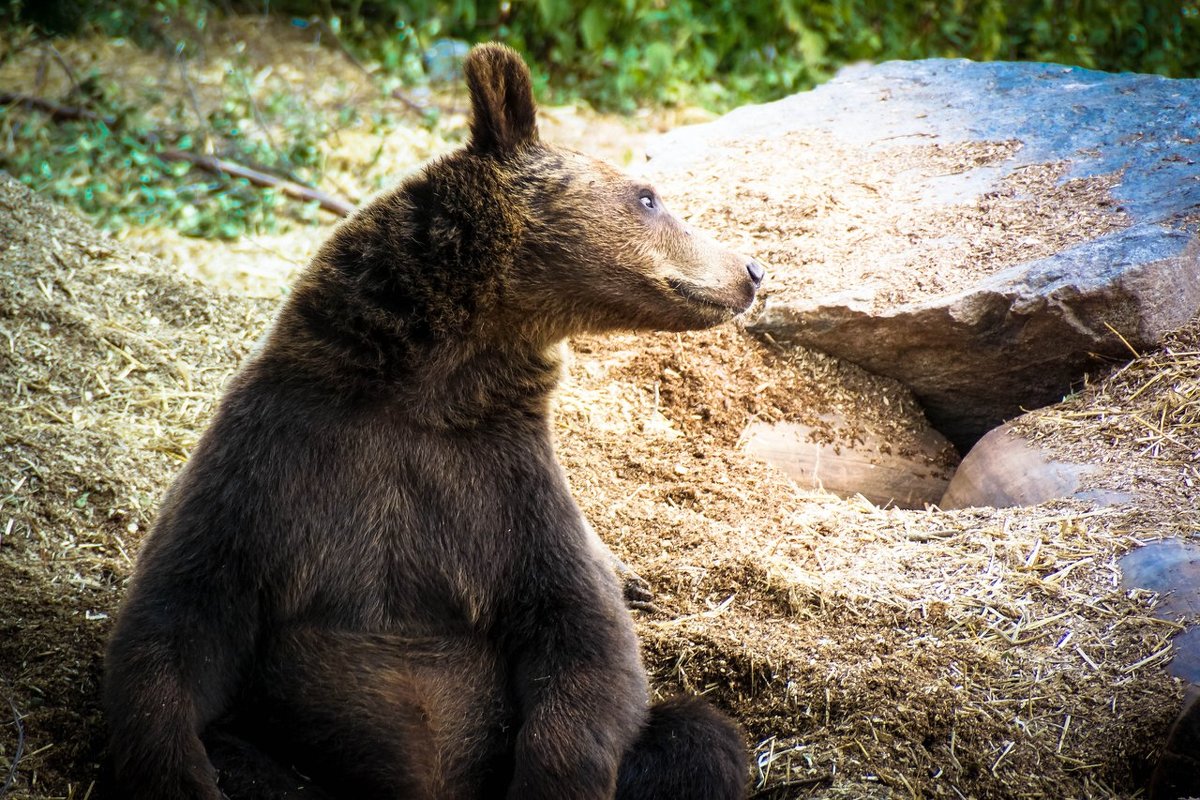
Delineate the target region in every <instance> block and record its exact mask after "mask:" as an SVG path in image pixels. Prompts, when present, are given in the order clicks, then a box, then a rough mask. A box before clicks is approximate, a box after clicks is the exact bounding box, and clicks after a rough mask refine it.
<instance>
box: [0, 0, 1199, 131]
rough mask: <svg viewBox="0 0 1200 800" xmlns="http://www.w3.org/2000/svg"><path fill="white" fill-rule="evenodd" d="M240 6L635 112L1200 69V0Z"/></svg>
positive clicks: (606, 0)
mask: <svg viewBox="0 0 1200 800" xmlns="http://www.w3.org/2000/svg"><path fill="white" fill-rule="evenodd" d="M8 6H9V11H8V15H9V16H10V17H13V16H16V17H20V16H22V15H23V16H25V17H33V18H35V19H38V20H41V21H43V24H45V25H47V26H50V27H55V26H57V27H58V28H70V27H72V26H73V25H77V24H78V22H77V18H78V17H79V16H81V15H84V14H86V15H88V16H87V20H88V21H90V22H93V23H98V24H101V25H103V26H105V27H106V28H107V29H109V30H110V31H112V32H114V33H118V32H123V33H128V32H130V31H136V29H137V28H138V27H139V22H142V21H145V20H146V19H149V18H152V17H158V18H161V17H162V16H164V15H165V16H171V15H175V16H191V17H194V18H203V17H204V16H205V15H208V14H210V13H212V11H213V8H215V7H220V8H230V6H229V4H228V2H227V0H221V2H220V3H219V4H213V3H212V0H155V1H154V2H150V3H133V2H120V0H109V2H108V3H104V2H100V3H95V4H91V5H88V4H85V3H82V2H80V0H8ZM85 6H86V7H87V10H86V11H84V10H83V9H84V7H85ZM232 7H234V8H239V7H240V10H242V11H246V12H249V13H261V12H262V11H263V10H264V9H267V10H271V11H273V12H276V13H283V14H289V15H293V16H296V17H299V18H301V19H305V20H310V19H315V18H322V19H325V20H327V21H328V22H330V23H331V24H332V26H333V27H334V29H335V30H338V31H339V32H340V33H341V34H342V35H343V36H345V37H346V38H347V39H348V40H349V41H351V42H352V43H353V45H354V46H355V47H356V48H358V49H359V50H360V52H362V53H363V54H365V55H367V56H369V57H371V58H373V59H374V60H376V61H378V62H379V63H380V64H381V65H382V66H383V67H384V68H385V70H386V71H388V72H389V73H391V74H393V75H395V76H397V77H400V78H403V79H406V80H419V79H422V78H423V77H425V66H424V64H423V61H422V56H423V55H426V54H427V53H428V51H429V49H430V47H431V46H432V45H433V43H434V42H435V41H436V40H438V39H442V38H452V39H461V40H464V41H467V42H475V41H483V40H489V39H498V40H501V41H506V42H508V43H510V44H512V45H514V46H515V47H517V48H518V49H519V50H521V51H522V52H523V53H525V54H526V55H527V56H528V57H529V59H530V60H531V61H532V62H533V64H534V69H535V72H536V73H537V74H538V77H539V83H540V84H541V87H540V88H545V87H547V86H549V87H552V89H553V92H554V94H555V95H557V96H558V97H559V98H562V97H564V96H570V97H576V96H582V97H584V98H587V99H588V100H590V101H592V102H593V103H594V104H596V105H598V106H600V107H606V108H618V109H624V110H629V109H630V108H632V107H634V106H635V105H637V104H641V103H673V102H679V101H687V102H697V103H701V104H703V105H707V106H710V107H714V108H725V107H729V106H731V105H735V104H738V103H742V102H746V101H748V100H766V99H771V98H774V97H778V96H781V95H784V94H787V93H789V92H793V91H797V90H799V89H802V88H807V87H810V86H812V85H814V84H816V83H818V82H820V81H821V80H823V79H825V78H827V77H829V76H830V75H831V74H832V73H833V72H834V71H835V70H836V69H837V68H838V67H840V66H841V65H843V64H846V63H849V62H854V61H860V60H870V61H882V60H888V59H895V58H927V57H934V56H942V57H958V56H961V57H966V58H972V59H976V60H995V59H1005V60H1033V61H1057V62H1061V63H1065V64H1075V65H1079V66H1084V67H1091V68H1095V69H1104V70H1111V71H1135V72H1156V73H1160V74H1163V75H1170V76H1174V77H1187V76H1196V75H1200V48H1198V47H1195V46H1194V43H1195V42H1196V41H1200V0H827V1H826V2H804V0H739V1H738V2H734V0H274V2H271V0H240V2H239V3H235V4H234V6H232ZM14 9H15V10H14ZM1189 42H1191V43H1193V44H1192V45H1188V43H1189Z"/></svg>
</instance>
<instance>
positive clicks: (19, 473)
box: [0, 181, 1200, 800]
mask: <svg viewBox="0 0 1200 800" xmlns="http://www.w3.org/2000/svg"><path fill="white" fill-rule="evenodd" d="M0 220H2V221H0V225H2V226H3V235H2V236H0V242H3V243H4V244H5V245H6V247H5V249H4V252H3V253H0V329H2V330H0V345H2V347H0V353H3V355H2V356H0V358H2V359H3V364H2V366H3V369H2V370H0V393H3V395H4V397H5V398H6V403H5V404H4V405H3V406H0V434H2V435H3V443H2V447H3V448H4V454H5V458H4V459H3V461H2V462H0V470H2V474H0V482H2V483H0V485H3V486H4V493H3V507H2V509H3V515H2V517H0V533H2V534H3V538H2V539H0V582H2V583H3V586H4V589H3V591H0V631H3V633H4V635H3V636H0V677H2V678H3V681H4V683H3V685H2V688H3V691H4V693H5V695H7V696H8V697H10V698H11V699H12V701H13V703H14V704H15V705H16V707H17V708H18V709H19V710H20V712H21V714H22V715H23V721H22V724H23V727H24V729H25V732H26V735H27V742H26V749H25V755H24V757H23V758H22V759H21V761H20V763H19V764H18V765H17V766H18V769H17V773H18V784H17V786H16V789H15V791H14V792H13V793H12V796H13V797H17V798H36V799H37V800H43V799H44V798H50V797H68V796H69V797H83V796H85V794H87V792H88V791H92V794H91V796H92V797H97V796H100V790H98V789H97V790H94V791H93V790H92V789H93V782H94V781H95V780H96V779H97V775H98V767H97V764H98V762H99V759H100V752H99V749H98V748H99V743H100V742H101V741H102V739H103V727H102V723H101V721H100V719H99V717H98V715H97V712H96V697H95V692H96V683H97V680H98V674H99V663H100V646H101V644H100V643H101V641H102V640H103V637H104V635H105V634H106V633H107V630H108V627H109V624H110V617H111V615H112V613H113V612H114V609H115V608H116V605H117V602H118V600H119V597H120V594H121V591H122V587H123V584H124V581H125V579H126V578H127V577H128V575H129V572H130V568H131V561H130V558H131V557H133V556H134V555H135V554H136V550H137V548H138V545H139V543H140V540H141V536H142V534H143V532H144V531H145V530H146V529H147V527H148V525H149V522H150V520H151V519H152V516H153V507H154V504H155V503H156V502H157V498H158V497H159V496H160V494H161V492H162V490H163V488H165V486H166V484H167V482H168V481H169V480H170V477H171V476H172V475H173V473H174V472H175V471H176V470H177V469H178V466H179V464H180V463H181V459H182V458H183V457H184V456H186V453H187V451H188V449H189V448H190V447H191V445H192V443H193V442H194V441H195V438H196V436H197V434H198V432H199V431H200V429H201V428H202V427H203V425H204V424H205V420H206V419H207V417H208V415H209V414H210V413H211V410H212V404H213V402H214V398H215V397H216V395H217V393H218V392H219V389H220V386H221V385H222V383H223V382H224V380H225V379H226V378H227V377H228V375H229V374H230V373H231V371H232V370H233V369H234V368H235V366H236V364H237V362H238V361H239V359H240V358H241V357H243V356H244V355H245V353H246V352H248V350H249V348H250V347H251V343H252V341H253V339H254V337H256V336H257V335H258V334H259V333H260V332H261V331H262V329H263V327H264V326H265V324H266V321H267V315H268V306H269V304H266V303H262V302H258V301H254V300H248V299H245V298H243V297H238V296H234V295H230V294H227V293H224V292H221V291H217V290H214V289H211V288H207V287H201V286H198V285H197V284H194V283H190V282H188V281H187V280H183V279H180V278H178V277H176V276H172V275H170V274H169V272H168V271H167V270H166V268H164V267H162V266H161V265H159V264H156V263H154V262H152V261H149V260H146V259H141V258H138V257H134V256H131V255H129V254H128V253H126V252H125V251H124V250H122V249H121V248H120V247H119V246H118V245H115V244H114V243H112V242H110V241H108V240H106V239H104V238H101V237H98V236H96V235H94V234H93V233H91V232H90V231H89V230H88V229H87V228H86V226H84V225H82V224H80V223H78V222H77V221H75V220H73V219H72V218H70V217H69V216H68V215H65V214H63V213H62V212H60V211H58V210H57V209H54V208H52V207H50V206H48V205H47V204H45V203H43V202H41V201H39V200H38V199H37V198H35V197H32V196H31V195H29V194H28V193H27V192H25V191H24V190H23V189H21V188H19V187H15V186H14V185H13V184H12V183H11V182H8V181H0ZM575 350H576V355H575V357H574V359H573V360H572V363H571V366H570V374H569V378H568V381H567V384H566V385H565V386H564V388H563V390H562V392H561V394H560V397H559V400H558V403H557V412H556V435H557V440H558V447H559V451H560V456H561V460H562V461H563V464H564V466H565V468H566V469H567V472H568V476H569V479H570V481H571V484H572V487H573V490H574V491H575V493H576V496H577V498H578V500H579V502H580V504H581V506H582V507H583V509H584V511H585V513H586V514H587V515H588V517H589V518H590V519H591V520H592V522H593V524H594V525H595V527H596V528H597V530H598V531H599V533H600V534H601V536H602V537H603V538H605V539H606V540H607V541H608V542H609V543H610V544H611V545H612V546H613V548H614V549H615V550H616V551H617V553H618V554H619V555H621V556H622V557H623V558H624V559H626V560H627V561H628V562H629V563H630V564H631V565H633V566H634V568H635V569H637V570H638V571H639V572H640V573H641V574H642V575H643V576H645V577H646V578H647V579H648V580H650V581H651V583H652V584H653V585H654V587H655V590H656V592H657V602H658V604H659V606H660V608H661V612H660V613H659V614H657V615H656V616H654V617H652V618H644V619H641V620H640V621H639V629H640V632H641V635H642V639H643V642H644V646H645V655H646V659H647V664H648V666H649V667H650V668H651V670H652V675H653V677H654V679H655V684H656V687H657V689H658V690H659V691H661V692H664V693H666V692H670V691H673V690H675V689H678V688H680V687H682V688H687V689H689V690H693V691H704V692H707V693H708V694H709V695H710V696H711V697H712V699H713V700H714V702H716V703H718V704H719V705H721V706H722V707H724V708H726V709H728V710H730V711H732V712H734V713H735V714H736V715H737V717H738V719H739V720H740V721H741V722H742V724H743V725H744V726H745V727H746V730H747V733H748V736H749V737H750V739H751V741H752V744H754V745H755V757H756V770H757V772H756V781H757V783H758V787H759V788H758V791H759V796H760V797H781V798H782V797H821V798H841V797H850V798H868V797H887V798H891V797H913V796H932V797H960V796H964V797H971V796H974V797H1114V798H1115V797H1130V796H1132V795H1133V794H1134V793H1135V792H1136V791H1137V789H1138V787H1139V786H1140V785H1141V784H1142V782H1143V780H1144V777H1145V773H1146V771H1147V769H1148V767H1149V765H1150V764H1151V763H1152V760H1153V758H1154V756H1155V747H1156V742H1157V741H1158V740H1159V739H1160V738H1161V736H1162V734H1163V732H1164V731H1165V729H1166V727H1167V725H1168V724H1169V722H1170V717H1171V714H1172V712H1173V710H1174V707H1175V705H1176V703H1177V702H1178V698H1179V696H1180V690H1179V687H1178V686H1177V684H1176V683H1175V682H1173V681H1172V680H1171V679H1170V678H1168V677H1167V676H1166V674H1165V673H1164V672H1163V670H1162V669H1161V664H1162V663H1163V661H1164V660H1165V659H1166V658H1167V657H1169V654H1170V646H1169V643H1168V637H1169V636H1170V634H1172V633H1173V632H1175V631H1176V630H1177V629H1178V627H1177V626H1176V625H1174V624H1173V623H1166V622H1162V621H1158V620H1154V619H1152V617H1151V614H1152V598H1148V597H1146V596H1144V595H1143V594H1139V593H1133V594H1132V595H1130V596H1126V594H1125V593H1123V592H1122V591H1121V589H1120V588H1119V573H1118V570H1117V568H1116V566H1115V557H1116V556H1117V555H1119V554H1120V553H1121V552H1123V551H1125V550H1126V549H1127V548H1129V547H1130V546H1133V544H1134V543H1135V542H1136V541H1139V540H1144V539H1146V538H1151V537H1155V536H1161V535H1164V533H1166V532H1169V531H1170V530H1173V529H1174V528H1176V527H1181V528H1182V527H1186V526H1188V525H1193V526H1194V524H1195V522H1194V519H1193V518H1194V516H1195V512H1194V509H1193V510H1192V511H1191V512H1190V514H1191V515H1190V516H1189V515H1188V514H1187V513H1184V514H1174V515H1169V514H1165V513H1164V511H1163V508H1162V507H1156V506H1153V505H1147V506H1143V507H1137V508H1134V507H1120V508H1111V509H1099V510H1096V509H1091V508H1089V507H1087V506H1085V505H1083V504H1079V503H1060V504H1057V505H1047V506H1040V507H1036V508H1029V509H1008V510H1000V511H997V510H992V509H975V510H970V511H961V512H949V513H941V512H936V511H900V510H896V509H888V510H881V509H879V508H876V507H874V506H871V505H870V504H868V503H865V502H861V501H849V502H847V501H841V500H837V499H835V498H832V497H829V496H826V495H819V494H818V495H813V494H809V493H804V492H801V491H799V490H798V489H797V488H795V486H794V485H793V484H791V483H790V482H788V481H787V480H785V479H784V478H783V477H782V476H781V475H780V474H779V473H777V472H776V471H774V470H773V469H772V468H770V467H768V466H766V465H764V464H761V463H758V462H756V461H753V460H751V459H750V458H748V457H746V456H745V455H744V454H743V453H741V452H740V450H739V449H738V447H737V436H738V432H739V431H740V426H741V425H743V424H744V423H745V422H746V421H747V420H748V419H749V418H751V417H754V416H758V417H761V418H767V417H777V418H780V419H799V420H805V419H810V418H811V417H812V416H813V407H812V404H818V405H819V404H821V403H828V404H831V405H836V404H838V403H846V402H853V398H854V397H856V396H857V395H858V393H859V392H863V393H865V395H866V396H867V397H869V398H870V402H869V403H862V405H864V406H869V407H870V408H871V409H872V410H871V411H869V412H865V413H867V414H868V416H867V420H868V422H870V424H872V425H882V426H886V425H889V424H891V425H894V426H895V427H894V428H892V430H894V431H902V430H903V429H904V427H905V425H909V424H914V423H912V420H913V419H915V417H914V412H915V407H912V406H911V405H910V404H911V399H910V398H908V397H907V395H906V394H904V393H903V392H900V391H899V390H898V389H896V387H894V385H890V384H881V383H877V382H875V380H874V379H872V378H870V377H869V376H865V375H862V374H861V373H859V372H857V371H855V370H852V369H849V368H847V367H844V366H842V365H839V364H837V363H836V362H833V361H832V360H829V359H826V358H823V357H815V356H814V357H812V358H811V359H809V357H807V356H794V357H791V358H788V357H785V356H782V355H780V354H779V353H776V352H775V351H774V350H773V349H772V348H771V347H770V346H769V345H764V344H760V343H756V342H754V341H752V340H749V339H746V338H745V337H744V336H743V335H742V334H741V333H739V332H737V331H735V330H733V329H723V330H718V331H711V332H706V333H698V334H692V335H689V336H681V337H676V336H674V335H651V336H622V337H613V338H607V339H586V340H581V341H578V342H576V343H575ZM1126 374H1133V373H1126ZM1143 377H1144V378H1145V380H1146V381H1151V380H1155V379H1154V378H1153V375H1152V374H1151V373H1149V372H1146V373H1145V374H1144V376H1143ZM1165 380H1166V379H1157V380H1156V382H1162V381H1165ZM765 383H769V384H772V385H766V386H764V385H763V384H765ZM1153 388H1154V387H1153V386H1151V387H1150V388H1147V389H1146V390H1145V391H1144V392H1143V393H1142V395H1141V396H1142V397H1145V396H1146V395H1148V394H1149V393H1150V392H1151V391H1153ZM1134 391H1136V390H1134ZM883 398H887V404H884V403H883ZM1078 402H1080V403H1086V402H1087V401H1086V399H1084V398H1081V399H1080V400H1079V401H1078ZM887 405H890V407H891V408H893V411H892V412H883V411H881V410H880V409H879V408H878V407H877V406H885V407H886V406H887ZM896 409H900V411H897V410H896ZM870 415H874V416H870ZM1185 423H1186V418H1185ZM1161 424H1162V425H1164V426H1166V427H1164V431H1166V432H1167V433H1168V434H1169V435H1170V436H1174V437H1176V438H1180V437H1187V438H1186V439H1185V441H1187V442H1190V443H1191V444H1190V445H1189V446H1192V447H1193V448H1194V449H1197V450H1200V446H1197V445H1196V444H1195V443H1196V433H1195V430H1194V428H1188V427H1186V425H1190V423H1186V424H1185V429H1184V430H1182V431H1175V430H1174V429H1172V428H1171V427H1170V426H1171V425H1174V424H1177V421H1176V420H1175V418H1172V417H1168V418H1166V419H1163V420H1161ZM830 435H833V436H852V435H853V432H850V431H840V432H839V431H832V432H831V433H830ZM896 435H897V436H899V435H900V434H899V433H897V434H896ZM1164 496H1165V495H1164ZM1164 502H1165V501H1164ZM1192 529H1193V530H1194V527H1193V528H1192ZM14 730H15V726H13V725H8V726H6V727H4V728H3V731H4V733H3V734H0V747H2V748H3V749H2V750H0V759H7V758H11V756H12V753H13V750H12V748H13V746H14V738H13V733H14ZM0 763H2V762H0Z"/></svg>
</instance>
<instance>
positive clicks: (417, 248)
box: [317, 44, 764, 344]
mask: <svg viewBox="0 0 1200 800" xmlns="http://www.w3.org/2000/svg"><path fill="white" fill-rule="evenodd" d="M464 71H465V73H466V79H467V84H468V86H469V88H470V95H471V106H472V112H473V118H472V122H471V131H470V138H469V141H468V142H467V144H466V146H465V147H463V148H461V149H459V150H457V151H454V152H452V153H450V154H449V155H447V156H444V157H442V158H440V159H437V160H435V161H433V162H431V163H430V164H429V165H427V166H426V167H425V168H424V169H423V170H422V171H420V172H419V173H417V174H416V175H414V176H412V177H410V178H409V179H407V180H405V181H404V182H403V183H401V184H400V186H398V187H397V188H396V189H394V190H392V191H390V192H386V193H384V194H381V195H380V196H379V197H377V198H376V199H375V200H374V201H372V202H371V203H369V204H368V205H366V206H364V207H363V208H362V209H360V210H359V211H358V212H357V213H356V214H355V215H354V216H353V217H351V218H350V219H349V220H348V221H347V222H346V223H344V224H343V225H342V226H341V227H340V228H339V229H338V231H336V232H335V234H334V235H333V237H331V239H330V241H329V242H328V243H327V244H326V245H325V247H324V248H323V249H322V251H321V253H320V254H319V255H318V258H317V263H318V266H319V267H320V268H321V271H322V272H323V273H324V274H325V276H326V278H327V280H326V287H325V288H326V289H328V288H330V286H329V284H330V283H336V284H340V285H341V289H342V293H343V294H345V295H346V303H345V305H344V306H343V308H344V309H347V310H348V309H350V308H353V307H358V308H369V309H370V313H369V315H368V316H369V317H370V319H369V320H364V321H363V323H362V324H366V325H368V326H369V327H370V328H372V329H375V330H378V329H379V328H380V327H381V326H382V327H386V328H389V329H392V330H394V331H395V333H396V334H398V335H400V336H402V337H403V338H404V339H405V340H406V341H407V342H408V343H410V344H411V343H414V341H420V340H444V339H446V338H448V337H460V336H463V335H480V336H488V337H489V338H493V339H494V338H502V337H504V336H507V335H518V336H520V337H521V338H522V339H524V340H526V341H542V342H549V341H553V340H557V339H561V338H563V337H565V336H570V335H572V334H576V333H582V332H599V331H605V330H613V329H658V330H689V329H697V328H705V327H709V326H712V325H716V324H718V323H721V322H724V321H727V320H731V319H733V318H734V317H736V316H737V315H738V314H741V313H742V312H744V311H746V310H747V309H748V308H749V307H750V306H751V304H752V303H753V301H754V297H755V292H756V291H757V289H758V287H759V285H760V284H761V282H762V279H763V274H764V273H763V269H762V267H760V266H759V265H758V264H757V263H756V262H754V261H753V260H751V259H749V258H746V257H743V256H740V255H737V254H736V253H733V252H731V251H729V250H725V249H723V248H722V247H720V246H718V245H717V244H716V243H715V242H713V241H712V240H711V239H709V238H708V237H706V236H705V235H703V234H702V233H700V232H699V231H696V230H693V229H692V228H691V227H690V226H688V225H686V224H685V223H683V222H682V221H680V220H679V219H678V218H677V217H675V216H674V215H673V214H672V213H671V212H670V211H669V210H668V209H667V207H666V206H665V205H664V203H663V201H662V199H661V198H660V197H659V196H658V194H657V192H656V191H655V190H654V187H653V186H651V185H650V184H648V183H646V182H645V181H641V180H636V179H634V178H631V177H629V176H626V175H624V174H623V173H621V172H620V171H619V170H617V169H615V168H613V167H611V166H609V165H608V164H606V163H604V162H602V161H599V160H597V159H594V158H590V157H588V156H585V155H583V154H581V153H577V152H574V151H572V150H567V149H564V148H560V147H555V146H552V145H550V144H547V143H545V142H543V141H542V140H541V138H540V137H539V135H538V129H537V108H536V106H535V104H534V100H533V92H532V87H531V82H530V75H529V69H528V68H527V67H526V65H525V63H524V62H523V61H522V60H521V57H520V56H518V55H517V54H516V53H515V52H514V51H513V50H511V49H509V48H508V47H505V46H503V45H499V44H483V45H479V46H477V47H475V48H474V49H472V50H471V52H470V54H469V55H468V56H467V59H466V62H465V64H464ZM328 279H332V280H328ZM324 305H325V308H326V309H329V308H330V306H329V304H328V295H326V302H325V304H324ZM338 324H339V325H341V326H344V325H348V324H350V320H349V319H345V318H344V319H343V320H341V321H340V322H339V323H338Z"/></svg>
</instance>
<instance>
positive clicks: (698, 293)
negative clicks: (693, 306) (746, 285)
mask: <svg viewBox="0 0 1200 800" xmlns="http://www.w3.org/2000/svg"><path fill="white" fill-rule="evenodd" d="M667 285H668V286H670V287H671V290H672V291H673V292H675V294H677V295H679V296H680V297H682V298H683V299H684V300H687V301H689V302H692V303H699V304H700V305H703V306H707V307H709V308H712V309H718V310H720V311H722V312H724V313H726V314H735V315H736V314H741V313H742V312H743V311H745V310H746V309H748V308H750V306H752V305H754V293H753V292H751V293H750V298H749V299H748V300H746V301H744V302H742V303H730V302H728V301H727V300H721V299H718V298H716V297H714V296H713V295H711V294H709V293H708V292H706V291H705V290H704V289H702V288H700V287H699V286H696V285H695V284H692V283H688V282H687V281H685V280H682V279H680V278H667Z"/></svg>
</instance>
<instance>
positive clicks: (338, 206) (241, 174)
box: [158, 150, 354, 217]
mask: <svg viewBox="0 0 1200 800" xmlns="http://www.w3.org/2000/svg"><path fill="white" fill-rule="evenodd" d="M158 155H159V157H160V158H164V159H166V160H168V161H186V162H187V163H189V164H192V165H193V166H196V167H199V168H200V169H202V170H205V171H206V172H212V173H215V174H217V175H230V176H232V177H234V178H245V179H246V180H247V181H249V182H250V183H252V184H254V185H255V186H263V187H266V188H268V189H278V190H279V191H281V192H283V193H284V194H286V195H287V196H288V197H292V198H294V199H296V200H304V201H313V200H315V201H316V202H317V204H318V205H320V206H321V208H323V209H325V210H326V211H329V212H330V213H333V214H337V215H338V216H339V217H345V216H349V214H350V212H352V211H354V204H353V203H351V202H349V201H347V200H343V199H342V198H340V197H334V196H333V195H331V194H326V193H325V192H322V191H321V190H320V189H314V188H312V187H311V186H305V185H304V184H301V183H294V182H293V181H288V180H284V179H282V178H277V177H275V176H274V175H268V174H267V173H265V172H259V171H258V170H256V169H251V168H250V167H244V166H242V165H241V164H235V163H234V162H232V161H226V160H225V159H223V158H217V157H216V156H205V155H200V154H199V153H189V152H188V151H186V150H163V151H161V152H159V154H158Z"/></svg>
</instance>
